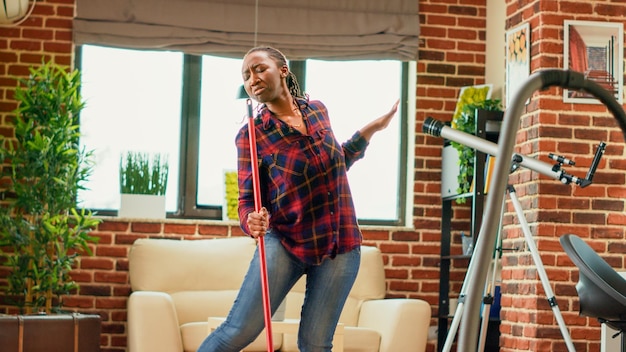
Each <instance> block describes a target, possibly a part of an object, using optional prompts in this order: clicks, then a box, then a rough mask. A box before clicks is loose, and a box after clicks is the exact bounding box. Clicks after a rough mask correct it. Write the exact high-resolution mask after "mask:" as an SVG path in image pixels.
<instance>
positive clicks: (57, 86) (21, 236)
mask: <svg viewBox="0 0 626 352" xmlns="http://www.w3.org/2000/svg"><path fill="white" fill-rule="evenodd" d="M79 87H80V73H79V72H78V71H76V70H74V71H69V72H68V70H66V69H65V68H64V67H61V66H58V65H55V64H52V63H43V64H42V65H41V66H40V67H39V68H31V69H30V76H29V77H28V78H24V79H19V80H18V86H17V88H16V90H15V100H16V101H17V102H18V107H17V109H16V110H15V118H14V119H13V120H11V121H10V123H11V124H12V126H11V127H12V129H13V133H14V138H6V139H3V140H2V143H0V156H1V157H2V158H3V160H4V163H5V164H4V167H3V169H2V177H3V178H2V181H3V182H2V188H3V189H2V195H3V202H2V203H3V204H2V206H0V264H1V265H2V266H4V267H5V268H7V269H8V273H7V276H6V284H5V285H3V287H2V291H4V295H3V296H4V302H3V303H5V304H12V305H15V306H16V307H17V312H18V313H19V314H26V316H25V317H22V316H4V317H2V319H1V322H2V327H0V330H3V331H10V328H9V327H8V326H13V325H14V326H15V327H17V321H18V319H25V320H26V321H29V320H30V318H33V319H38V317H41V315H36V316H32V315H28V314H30V313H40V314H41V313H45V316H46V319H47V320H46V321H52V320H54V319H50V318H52V316H53V315H51V313H63V310H62V305H63V296H64V295H67V294H71V293H72V292H74V291H75V290H76V289H77V288H78V285H77V284H76V282H75V281H73V280H72V278H71V276H70V271H71V270H72V269H73V268H74V267H75V263H76V261H77V260H78V258H79V256H80V255H81V254H88V255H91V250H90V248H89V244H91V243H95V242H97V238H95V237H93V236H90V231H91V230H93V229H94V228H95V227H96V226H97V224H98V223H99V222H100V220H99V219H96V218H94V217H93V214H92V213H91V212H90V211H87V210H84V209H77V204H76V196H77V192H78V190H79V189H80V188H81V187H82V184H83V183H84V181H85V180H86V179H87V177H88V176H89V174H90V171H91V168H92V164H91V163H90V162H89V158H90V156H91V153H90V152H86V151H85V150H84V149H83V148H81V147H80V146H79V136H80V134H79V124H78V114H79V112H80V111H81V109H82V108H83V106H84V103H83V102H82V100H81V96H80V90H79ZM16 318H17V319H16ZM67 318H68V316H67V315H66V314H65V315H63V317H60V318H59V319H60V320H67ZM82 318H83V317H81V319H82ZM89 318H93V319H95V320H97V324H96V326H97V331H96V332H92V333H91V336H92V337H93V336H95V338H96V342H95V343H96V346H95V347H96V348H99V335H100V316H98V315H95V316H94V315H91V316H90V317H89ZM53 323H54V322H53ZM7 324H8V325H7ZM24 327H27V324H24ZM44 330H49V329H46V328H44ZM50 331H52V330H50ZM24 333H26V331H24ZM8 335H10V336H13V335H11V334H8ZM1 336H2V337H3V338H5V337H7V334H2V335H1ZM13 337H15V336H13ZM70 337H71V338H72V340H73V335H72V336H70ZM41 338H43V339H44V340H45V341H47V342H48V340H47V339H45V337H44V336H43V335H42V336H41ZM53 339H54V340H55V341H50V343H51V344H53V343H56V342H60V341H61V340H62V339H63V336H55V337H53ZM25 340H26V339H25ZM15 341H17V339H14V340H11V341H6V340H3V341H0V346H11V344H13V343H14V342H15ZM23 342H24V343H25V344H28V343H31V342H32V341H31V342H27V341H23ZM7 344H8V345H7ZM3 348H4V347H3ZM7 348H8V349H9V350H11V348H10V347H7Z"/></svg>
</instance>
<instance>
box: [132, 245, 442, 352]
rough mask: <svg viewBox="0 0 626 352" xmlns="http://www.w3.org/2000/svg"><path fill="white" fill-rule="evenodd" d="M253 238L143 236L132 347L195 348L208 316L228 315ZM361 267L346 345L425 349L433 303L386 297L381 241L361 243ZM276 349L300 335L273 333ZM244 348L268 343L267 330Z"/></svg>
mask: <svg viewBox="0 0 626 352" xmlns="http://www.w3.org/2000/svg"><path fill="white" fill-rule="evenodd" d="M255 247H256V244H255V241H254V240H252V239H250V238H247V237H237V238H224V239H208V240H197V241H178V240H168V239H139V240H137V241H136V242H135V243H134V244H133V246H132V247H131V250H130V253H129V266H130V268H129V270H130V283H131V287H132V291H133V292H132V294H131V295H130V298H129V300H128V350H129V352H159V351H164V352H165V351H167V352H183V351H185V352H187V351H196V349H197V348H198V346H199V345H200V343H201V342H202V340H203V339H204V338H205V337H206V336H207V334H208V333H209V332H208V331H209V330H208V317H224V316H226V315H227V313H228V311H229V309H230V307H231V305H232V302H233V300H234V298H235V296H236V294H237V290H238V289H239V286H240V285H241V282H242V280H243V277H244V275H245V273H246V270H247V269H248V265H249V263H250V259H251V258H252V255H253V252H254V250H255ZM361 258H362V259H361V268H360V270H359V274H358V276H357V279H356V282H355V284H354V287H353V288H352V291H351V292H350V296H349V297H348V300H347V302H346V305H345V307H344V310H343V312H342V315H341V318H340V322H341V323H343V324H344V327H345V331H344V337H343V341H344V351H346V352H379V351H380V352H420V351H424V350H425V349H426V341H427V335H428V326H429V323H430V318H431V310H430V306H429V305H428V303H426V302H425V301H422V300H418V299H384V297H385V272H384V268H383V261H382V255H381V253H380V251H379V250H378V249H377V248H375V247H367V246H363V247H362V256H361ZM303 298H304V280H300V281H299V282H298V283H297V284H296V286H295V287H294V288H293V289H292V290H291V292H290V293H289V294H288V296H287V298H286V302H285V303H286V308H285V318H295V319H297V318H298V317H299V313H300V307H301V305H302V302H303ZM272 336H273V338H272V340H273V343H274V349H275V350H277V351H281V352H294V351H298V349H297V347H296V336H295V335H285V336H282V334H277V333H274V334H273V335H272ZM244 351H267V347H266V342H265V333H262V334H261V335H259V337H258V338H257V340H256V341H255V342H253V343H252V344H251V345H250V346H248V347H247V348H246V349H245V350H244Z"/></svg>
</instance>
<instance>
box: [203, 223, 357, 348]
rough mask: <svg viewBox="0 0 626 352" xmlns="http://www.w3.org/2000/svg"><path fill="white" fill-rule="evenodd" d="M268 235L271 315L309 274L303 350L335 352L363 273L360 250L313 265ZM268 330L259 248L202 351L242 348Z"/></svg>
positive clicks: (300, 342) (300, 343) (300, 334)
mask: <svg viewBox="0 0 626 352" xmlns="http://www.w3.org/2000/svg"><path fill="white" fill-rule="evenodd" d="M264 238H265V240H264V241H265V255H266V262H267V278H268V285H269V291H270V303H271V306H272V314H273V313H274V312H275V311H276V309H277V308H278V306H279V305H280V303H281V302H282V301H283V299H284V298H285V296H286V295H287V293H288V292H289V290H290V289H291V288H292V287H293V285H294V284H295V283H296V282H297V281H298V279H299V278H300V277H301V276H302V275H305V274H306V275H307V279H306V292H305V297H304V304H303V306H302V312H301V317H300V328H299V332H298V348H299V349H300V351H301V352H326V351H330V350H331V347H332V339H333V335H334V333H335V328H336V326H337V322H338V321H339V316H340V315H341V311H342V310H343V305H344V303H345V302H346V298H347V297H348V294H349V293H350V290H351V289H352V285H353V284H354V280H355V279H356V275H357V273H358V271H359V264H360V262H361V250H360V249H358V248H357V249H355V250H353V251H351V252H348V253H344V254H339V255H337V257H336V258H335V259H332V260H331V259H326V260H324V261H323V262H322V264H320V265H308V264H305V263H302V262H301V261H299V260H298V259H296V258H295V257H294V256H293V255H291V254H290V253H289V252H287V251H286V250H285V248H284V247H283V246H282V244H281V243H280V239H279V238H278V237H277V236H276V235H275V234H272V233H271V232H269V233H268V234H267V235H266V236H265V237H264ZM263 328H265V320H264V313H263V294H262V288H261V274H260V264H259V253H258V248H257V251H256V252H255V254H254V257H253V258H252V261H251V262H250V267H249V268H248V273H247V274H246V276H245V278H244V281H243V284H242V285H241V289H240V290H239V294H238V295H237V298H236V299H235V302H234V304H233V307H232V308H231V310H230V313H228V317H226V320H225V321H224V323H222V324H221V325H220V326H219V327H218V328H217V329H216V330H215V331H214V332H213V333H211V334H210V335H209V336H208V337H207V338H206V339H205V340H204V341H203V342H202V344H201V345H200V348H199V349H198V352H239V351H241V349H243V348H244V347H246V346H247V345H248V344H250V343H251V342H252V341H254V339H256V337H257V336H258V335H259V334H260V333H261V331H263Z"/></svg>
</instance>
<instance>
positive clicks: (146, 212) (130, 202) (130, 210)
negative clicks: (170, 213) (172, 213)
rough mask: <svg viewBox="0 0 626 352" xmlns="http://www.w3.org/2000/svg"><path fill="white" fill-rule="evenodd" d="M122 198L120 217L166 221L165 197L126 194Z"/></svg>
mask: <svg viewBox="0 0 626 352" xmlns="http://www.w3.org/2000/svg"><path fill="white" fill-rule="evenodd" d="M120 196H121V198H120V210H119V211H118V217H120V218H134V219H165V214H166V212H165V196H158V195H152V194H126V193H122V194H121V195H120Z"/></svg>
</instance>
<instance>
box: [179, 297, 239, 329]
mask: <svg viewBox="0 0 626 352" xmlns="http://www.w3.org/2000/svg"><path fill="white" fill-rule="evenodd" d="M238 292H239V291H238V290H222V291H182V292H173V293H171V294H170V295H171V297H172V300H173V301H174V306H175V307H176V312H177V314H178V323H179V324H180V325H183V324H185V323H190V322H195V321H205V320H206V319H207V318H208V317H225V316H226V315H228V312H229V311H230V307H231V306H232V305H233V302H234V301H235V297H237V293H238Z"/></svg>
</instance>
